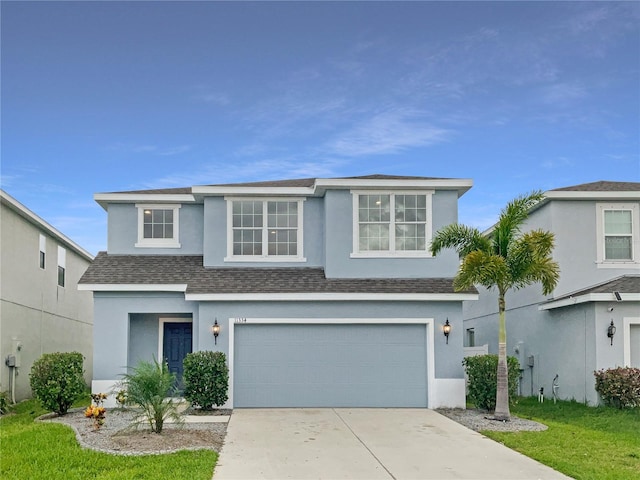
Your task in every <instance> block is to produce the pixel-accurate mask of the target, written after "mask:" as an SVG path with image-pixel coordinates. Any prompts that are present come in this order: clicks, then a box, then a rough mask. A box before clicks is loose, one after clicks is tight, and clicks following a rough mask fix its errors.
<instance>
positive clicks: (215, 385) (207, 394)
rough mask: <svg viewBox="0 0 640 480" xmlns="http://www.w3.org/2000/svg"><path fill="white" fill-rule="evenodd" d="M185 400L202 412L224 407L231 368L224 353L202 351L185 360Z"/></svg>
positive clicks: (191, 354)
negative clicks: (215, 407)
mask: <svg viewBox="0 0 640 480" xmlns="http://www.w3.org/2000/svg"><path fill="white" fill-rule="evenodd" d="M183 365H184V376H183V378H184V398H186V399H187V400H188V401H189V402H191V405H193V406H199V407H200V408H201V409H202V410H211V409H212V408H213V406H214V405H216V406H220V405H223V404H224V403H225V402H226V401H227V398H228V395H227V391H228V390H229V368H228V367H227V362H226V356H225V354H224V353H222V352H211V351H200V352H193V353H189V354H187V356H186V357H185V358H184V362H183Z"/></svg>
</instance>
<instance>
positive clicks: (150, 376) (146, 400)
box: [122, 358, 182, 433]
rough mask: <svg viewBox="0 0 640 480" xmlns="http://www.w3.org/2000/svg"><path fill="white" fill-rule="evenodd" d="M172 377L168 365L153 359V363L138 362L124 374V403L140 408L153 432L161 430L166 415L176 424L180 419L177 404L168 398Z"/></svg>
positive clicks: (171, 393)
mask: <svg viewBox="0 0 640 480" xmlns="http://www.w3.org/2000/svg"><path fill="white" fill-rule="evenodd" d="M175 380H176V376H175V374H173V373H171V372H169V367H168V366H167V364H166V363H165V362H162V363H159V362H158V361H157V360H156V359H155V358H154V359H153V362H144V361H142V362H140V363H139V364H138V365H137V366H136V367H134V368H133V369H132V372H131V373H127V374H125V375H123V381H122V384H123V385H122V386H123V387H124V389H125V390H126V392H127V395H126V398H127V403H129V404H134V405H138V406H139V407H140V408H142V411H143V417H144V419H146V421H147V422H148V423H149V426H150V427H151V430H152V431H153V432H155V433H162V427H163V425H164V421H165V420H166V419H167V418H171V419H173V420H174V421H175V422H176V423H180V422H181V421H182V417H181V416H180V415H179V413H178V404H177V403H176V402H174V401H173V399H172V398H170V397H171V396H172V395H174V394H175V393H176V388H175V386H174V384H175ZM143 422H144V420H143Z"/></svg>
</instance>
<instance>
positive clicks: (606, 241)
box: [597, 203, 640, 267]
mask: <svg viewBox="0 0 640 480" xmlns="http://www.w3.org/2000/svg"><path fill="white" fill-rule="evenodd" d="M597 222H598V223H597V236H598V238H597V242H598V243H597V255H598V258H597V263H598V266H601V267H606V266H610V267H616V266H619V265H620V264H630V263H640V262H639V259H638V251H637V250H638V248H639V244H640V242H639V239H640V226H639V220H638V204H622V203H618V204H616V203H609V204H605V203H601V204H598V205H597Z"/></svg>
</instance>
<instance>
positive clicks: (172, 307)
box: [80, 175, 477, 408]
mask: <svg viewBox="0 0 640 480" xmlns="http://www.w3.org/2000/svg"><path fill="white" fill-rule="evenodd" d="M471 186H472V182H471V180H468V179H438V178H425V177H399V176H387V175H371V176H363V177H353V178H328V179H327V178H308V179H299V180H283V181H267V182H257V183H240V184H232V185H205V186H193V187H188V188H176V189H161V190H143V191H128V192H116V193H100V194H96V195H95V199H96V201H97V202H98V203H99V204H100V205H101V206H102V207H103V208H104V209H105V210H106V211H107V214H108V249H107V252H101V253H99V254H98V256H97V257H96V260H95V262H94V263H93V265H92V266H91V268H89V270H88V271H87V272H86V274H85V275H84V276H83V277H82V280H81V282H80V283H81V285H80V288H81V289H82V290H89V291H92V292H93V296H94V305H95V328H94V332H95V336H94V338H95V346H94V352H95V355H94V380H93V386H92V389H93V391H94V392H95V391H101V392H108V391H110V390H111V389H112V388H113V386H114V384H116V383H117V382H118V381H119V380H120V379H121V374H122V373H124V372H125V369H126V367H127V366H134V365H135V364H136V363H137V362H138V361H139V360H141V359H144V360H150V359H151V358H153V357H154V356H155V357H156V358H159V357H162V358H166V359H167V360H168V363H169V367H170V368H171V369H172V370H174V371H175V372H177V373H178V375H180V373H181V362H182V359H183V358H184V356H185V355H186V353H188V352H190V351H196V350H219V351H222V352H224V353H226V354H227V356H228V362H229V368H230V392H229V393H230V398H229V401H228V405H227V406H229V407H334V406H335V407H344V406H357V407H373V406H378V407H429V408H435V407H440V406H449V407H464V405H465V391H464V375H463V373H464V372H463V369H462V365H461V360H462V358H463V345H462V343H463V328H462V326H463V325H462V302H463V301H464V300H472V299H476V298H477V291H476V290H475V289H473V290H470V291H466V292H455V291H454V289H453V286H452V278H453V276H454V275H455V273H456V270H457V266H458V258H457V256H456V255H455V254H454V253H453V252H450V253H449V252H447V253H445V254H442V255H439V256H438V257H437V258H435V257H432V256H431V254H430V251H429V247H430V239H431V236H432V232H434V231H436V230H437V229H439V228H441V227H442V226H444V225H447V224H449V223H452V222H456V221H457V215H458V198H459V197H460V196H461V195H463V194H464V193H465V192H466V191H467V190H468V189H469V188H471ZM447 320H448V321H449V324H450V325H451V333H450V335H449V336H448V337H445V336H444V335H443V325H444V324H445V322H446V321H447ZM216 324H217V325H218V327H219V335H218V336H217V337H215V336H214V335H213V334H212V332H213V326H214V325H216Z"/></svg>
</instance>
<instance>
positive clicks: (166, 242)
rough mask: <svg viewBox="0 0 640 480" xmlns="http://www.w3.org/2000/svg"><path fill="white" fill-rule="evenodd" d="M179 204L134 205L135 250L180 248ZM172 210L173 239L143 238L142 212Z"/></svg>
mask: <svg viewBox="0 0 640 480" xmlns="http://www.w3.org/2000/svg"><path fill="white" fill-rule="evenodd" d="M181 206H182V205H179V204H162V203H136V208H137V209H138V241H137V243H136V244H135V246H136V247H137V248H180V240H179V237H180V215H179V213H180V207H181ZM145 209H148V210H173V238H144V211H145Z"/></svg>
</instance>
